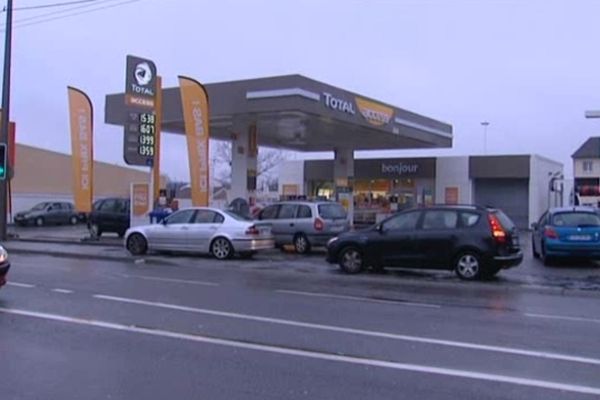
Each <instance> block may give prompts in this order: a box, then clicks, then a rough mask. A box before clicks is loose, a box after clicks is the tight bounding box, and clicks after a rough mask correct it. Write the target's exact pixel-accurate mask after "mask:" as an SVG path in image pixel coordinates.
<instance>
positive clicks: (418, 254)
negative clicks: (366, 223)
mask: <svg viewBox="0 0 600 400" xmlns="http://www.w3.org/2000/svg"><path fill="white" fill-rule="evenodd" d="M522 260H523V252H522V251H521V249H520V246H519V236H518V231H517V228H516V227H515V225H514V223H513V222H512V221H511V220H510V218H509V217H508V216H506V214H504V213H503V212H502V211H501V210H498V209H491V208H485V207H480V206H472V205H466V206H432V207H426V208H420V209H410V210H406V211H402V212H399V213H397V214H394V215H392V216H391V217H389V218H387V219H385V220H384V221H382V222H381V223H379V224H376V225H374V226H373V227H371V228H368V229H365V230H360V231H353V232H347V233H344V234H341V235H339V236H338V237H335V238H333V239H331V240H330V241H329V243H328V245H327V261H329V262H330V263H339V266H340V268H341V269H342V271H344V272H347V273H358V272H361V271H362V270H363V269H365V268H366V267H374V268H383V267H404V268H427V269H447V270H454V271H455V272H456V274H457V275H458V276H459V277H460V278H461V279H466V280H474V279H478V278H484V277H491V276H493V275H495V274H496V273H498V271H500V270H501V269H502V268H510V267H514V266H517V265H519V264H520V263H521V261H522Z"/></svg>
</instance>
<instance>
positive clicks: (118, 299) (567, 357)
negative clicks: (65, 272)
mask: <svg viewBox="0 0 600 400" xmlns="http://www.w3.org/2000/svg"><path fill="white" fill-rule="evenodd" d="M93 297H94V298H97V299H101V300H109V301H115V302H120V303H129V304H137V305H143V306H149V307H157V308H164V309H167V310H176V311H185V312H191V313H196V314H206V315H215V316H218V317H226V318H235V319H242V320H248V321H257V322H266V323H270V324H278V325H286V326H295V327H299V328H308V329H317V330H322V331H330V332H341V333H349V334H353V335H361V336H368V337H377V338H384V339H391V340H399V341H406V342H414V343H425V344H433V345H440V346H448V347H457V348H462V349H470V350H481V351H490V352H496V353H505V354H513V355H519V356H527V357H537V358H544V359H552V360H561V361H569V362H576V363H583V364H593V365H600V359H596V358H588V357H579V356H572V355H568V354H560V353H550V352H545V351H536V350H525V349H519V348H512V347H502V346H489V345H484V344H477V343H469V342H458V341H453V340H443V339H433V338H427V337H422V336H409V335H399V334H395V333H388V332H379V331H367V330H363V329H355V328H345V327H342V326H335V325H321V324H314V323H310V322H301V321H293V320H288V319H280V318H269V317H261V316H257V315H248V314H238V313H232V312H226V311H217V310H208V309H204V308H195V307H187V306H180V305H176V304H167V303H160V302H153V301H145V300H137V299H130V298H125V297H115V296H106V295H102V294H95V295H93Z"/></svg>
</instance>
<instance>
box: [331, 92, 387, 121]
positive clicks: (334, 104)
mask: <svg viewBox="0 0 600 400" xmlns="http://www.w3.org/2000/svg"><path fill="white" fill-rule="evenodd" d="M323 97H324V99H325V106H326V107H328V108H331V109H332V110H336V111H340V112H343V113H346V114H350V115H356V108H358V111H359V112H360V114H361V115H362V116H363V118H364V119H366V120H367V122H369V123H370V124H371V125H375V126H383V125H387V124H388V123H389V122H390V120H391V119H392V117H393V116H394V109H393V108H391V107H388V106H384V105H383V104H379V103H375V102H373V101H370V100H366V99H362V98H360V97H356V98H355V99H354V100H355V101H354V102H352V101H351V100H346V99H343V98H340V97H336V96H334V95H332V94H331V93H325V92H324V93H323ZM355 103H356V107H355V105H354V104H355Z"/></svg>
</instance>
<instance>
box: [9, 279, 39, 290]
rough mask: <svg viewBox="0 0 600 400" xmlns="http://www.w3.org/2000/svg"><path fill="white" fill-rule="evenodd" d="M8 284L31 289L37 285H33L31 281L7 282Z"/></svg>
mask: <svg viewBox="0 0 600 400" xmlns="http://www.w3.org/2000/svg"><path fill="white" fill-rule="evenodd" d="M6 284H7V285H8V286H14V287H20V288H25V289H31V288H34V287H35V285H32V284H31V283H21V282H12V281H10V282H6Z"/></svg>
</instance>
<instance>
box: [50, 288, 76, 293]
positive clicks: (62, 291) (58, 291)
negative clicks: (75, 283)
mask: <svg viewBox="0 0 600 400" xmlns="http://www.w3.org/2000/svg"><path fill="white" fill-rule="evenodd" d="M52 291H53V292H56V293H63V294H71V293H73V291H72V290H69V289H60V288H54V289H52Z"/></svg>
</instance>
